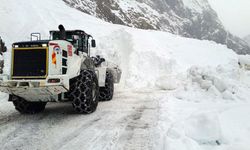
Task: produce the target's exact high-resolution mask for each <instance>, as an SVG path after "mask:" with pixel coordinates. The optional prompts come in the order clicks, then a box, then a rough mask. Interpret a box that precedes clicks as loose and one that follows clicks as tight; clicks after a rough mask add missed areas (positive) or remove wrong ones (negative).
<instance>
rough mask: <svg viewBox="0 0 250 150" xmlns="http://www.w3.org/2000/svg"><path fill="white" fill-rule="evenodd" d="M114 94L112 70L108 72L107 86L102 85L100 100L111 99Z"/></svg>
mask: <svg viewBox="0 0 250 150" xmlns="http://www.w3.org/2000/svg"><path fill="white" fill-rule="evenodd" d="M113 95H114V77H113V74H112V73H111V71H107V72H106V80H105V87H100V96H99V97H100V98H99V99H100V101H110V100H112V98H113Z"/></svg>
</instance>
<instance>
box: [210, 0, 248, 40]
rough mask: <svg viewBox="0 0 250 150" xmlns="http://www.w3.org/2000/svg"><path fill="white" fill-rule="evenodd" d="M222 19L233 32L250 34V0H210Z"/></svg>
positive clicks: (241, 35)
mask: <svg viewBox="0 0 250 150" xmlns="http://www.w3.org/2000/svg"><path fill="white" fill-rule="evenodd" d="M209 2H210V4H211V5H212V7H213V9H214V10H215V11H216V12H217V14H218V16H219V18H220V20H221V21H222V23H223V24H224V26H225V27H226V29H227V30H229V31H230V32H231V33H233V34H235V35H237V36H239V37H245V36H246V35H249V34H250V0H209Z"/></svg>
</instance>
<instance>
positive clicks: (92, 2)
mask: <svg viewBox="0 0 250 150" xmlns="http://www.w3.org/2000/svg"><path fill="white" fill-rule="evenodd" d="M63 1H65V2H66V3H67V4H69V5H70V6H71V7H74V8H76V9H78V10H80V11H83V12H84V13H88V14H90V15H93V16H96V17H98V18H101V19H103V20H105V21H108V22H112V23H115V24H122V25H127V26H131V27H136V28H142V29H155V30H161V31H167V32H170V33H174V34H177V35H182V36H184V37H191V38H197V39H205V40H212V41H215V42H217V43H221V44H225V45H227V46H228V47H229V48H230V49H233V50H235V51H236V52H237V53H240V54H245V53H250V47H249V46H248V45H247V44H246V43H245V42H244V41H243V40H242V39H240V38H238V37H236V36H233V35H232V34H231V33H229V32H228V31H227V29H225V28H224V26H223V25H222V23H221V21H220V20H219V18H218V16H217V14H216V12H215V11H214V10H213V9H212V8H211V6H210V4H209V3H208V1H207V0H144V1H141V0H130V1H128V0H108V1H107V0H88V1H86V0H63Z"/></svg>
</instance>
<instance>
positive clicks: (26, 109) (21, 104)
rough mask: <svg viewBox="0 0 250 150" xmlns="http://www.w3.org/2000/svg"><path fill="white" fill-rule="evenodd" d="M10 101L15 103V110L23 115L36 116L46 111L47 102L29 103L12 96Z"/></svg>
mask: <svg viewBox="0 0 250 150" xmlns="http://www.w3.org/2000/svg"><path fill="white" fill-rule="evenodd" d="M9 100H10V101H12V102H13V104H14V106H15V109H16V110H17V111H19V112H20V113H21V114H36V113H40V112H42V111H44V109H45V106H46V104H47V103H46V102H28V101H26V100H25V99H23V98H21V97H18V96H15V95H10V96H9Z"/></svg>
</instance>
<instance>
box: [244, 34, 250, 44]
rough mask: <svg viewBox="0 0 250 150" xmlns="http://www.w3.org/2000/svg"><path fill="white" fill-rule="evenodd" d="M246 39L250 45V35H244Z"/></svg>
mask: <svg viewBox="0 0 250 150" xmlns="http://www.w3.org/2000/svg"><path fill="white" fill-rule="evenodd" d="M244 40H245V41H246V42H247V43H248V45H250V35H248V36H246V37H244Z"/></svg>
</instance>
